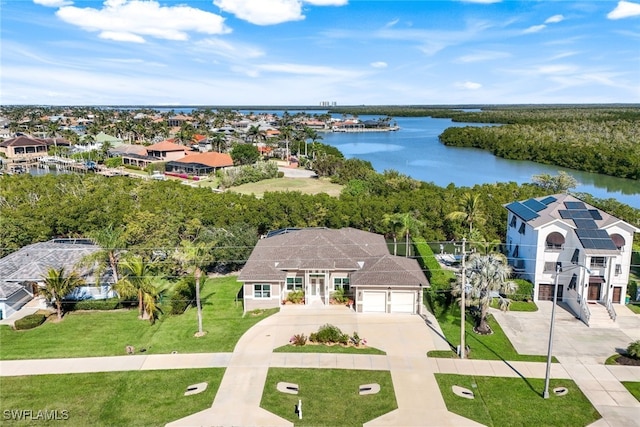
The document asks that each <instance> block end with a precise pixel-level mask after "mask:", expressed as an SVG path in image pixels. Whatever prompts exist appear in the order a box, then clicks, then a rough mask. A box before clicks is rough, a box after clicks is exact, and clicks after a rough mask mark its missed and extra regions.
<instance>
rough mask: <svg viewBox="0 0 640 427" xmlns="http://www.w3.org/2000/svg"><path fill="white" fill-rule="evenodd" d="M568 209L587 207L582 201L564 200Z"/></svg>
mask: <svg viewBox="0 0 640 427" xmlns="http://www.w3.org/2000/svg"><path fill="white" fill-rule="evenodd" d="M564 205H565V206H566V207H567V209H586V208H587V207H586V206H585V205H584V203H582V202H564Z"/></svg>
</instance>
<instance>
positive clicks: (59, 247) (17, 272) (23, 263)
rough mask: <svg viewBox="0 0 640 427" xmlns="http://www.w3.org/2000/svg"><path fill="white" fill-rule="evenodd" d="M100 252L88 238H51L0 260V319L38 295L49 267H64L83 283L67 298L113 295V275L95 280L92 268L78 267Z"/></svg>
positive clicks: (107, 296)
mask: <svg viewBox="0 0 640 427" xmlns="http://www.w3.org/2000/svg"><path fill="white" fill-rule="evenodd" d="M99 250H100V247H99V246H97V245H95V244H94V243H93V242H91V241H90V240H87V239H53V240H49V241H47V242H39V243H34V244H31V245H28V246H25V247H23V248H21V249H20V250H18V251H16V252H13V253H11V254H9V255H7V256H5V257H3V258H0V310H1V311H0V316H3V317H4V318H6V317H8V316H10V315H11V314H13V313H15V312H16V311H17V310H19V309H20V308H21V307H22V306H23V305H24V304H26V303H27V302H29V301H30V300H31V299H32V298H33V297H34V296H37V295H38V293H39V289H40V288H42V287H44V277H45V276H46V275H47V272H48V271H49V269H51V268H53V269H59V268H62V267H64V269H65V271H67V272H71V271H73V270H75V271H77V272H78V273H79V274H80V277H82V278H83V279H84V281H85V282H86V286H81V287H78V288H76V289H74V290H73V292H71V293H70V294H69V295H67V296H66V297H65V298H66V299H72V300H83V299H104V298H110V297H114V296H116V295H115V293H114V292H113V291H112V290H111V285H112V284H113V276H112V275H111V274H110V272H106V273H105V274H103V275H102V276H101V277H100V278H99V279H97V278H96V269H95V268H94V267H80V266H79V264H80V261H81V260H82V259H83V258H84V257H85V256H87V255H89V254H92V253H94V252H96V251H99Z"/></svg>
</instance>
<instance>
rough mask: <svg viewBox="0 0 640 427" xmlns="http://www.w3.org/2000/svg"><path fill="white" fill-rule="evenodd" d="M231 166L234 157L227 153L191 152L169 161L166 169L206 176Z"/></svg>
mask: <svg viewBox="0 0 640 427" xmlns="http://www.w3.org/2000/svg"><path fill="white" fill-rule="evenodd" d="M230 166H233V159H232V158H231V156H230V155H229V154H227V153H216V152H207V153H191V154H189V155H187V156H185V157H182V158H180V159H177V160H173V161H170V162H167V165H166V171H167V172H174V173H186V174H188V175H195V176H204V175H208V174H210V173H215V172H216V171H217V170H218V169H221V168H226V167H230Z"/></svg>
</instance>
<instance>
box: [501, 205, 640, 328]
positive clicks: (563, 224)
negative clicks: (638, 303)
mask: <svg viewBox="0 0 640 427" xmlns="http://www.w3.org/2000/svg"><path fill="white" fill-rule="evenodd" d="M505 207H506V209H507V210H508V211H509V214H508V220H507V221H508V222H507V251H508V259H509V263H510V264H511V265H512V266H513V269H514V272H515V274H516V275H517V276H519V277H522V278H524V279H527V280H529V281H531V282H532V283H533V284H534V293H533V300H534V301H538V300H552V299H553V295H554V292H556V290H555V289H554V283H555V280H556V274H559V275H558V277H557V280H558V289H557V298H558V300H559V301H563V302H565V303H566V304H567V305H568V307H569V308H570V309H571V310H572V311H573V312H574V314H575V315H576V317H579V318H580V319H582V320H583V321H584V322H585V323H587V324H590V320H593V319H595V318H598V314H597V313H601V312H602V311H603V310H604V309H605V308H606V310H607V311H608V313H609V317H610V318H611V319H615V316H616V315H615V305H616V304H623V303H624V302H625V295H626V293H627V282H628V281H629V270H630V265H631V252H632V244H633V235H634V233H637V232H638V231H640V230H639V229H638V228H636V227H634V226H633V225H631V224H628V223H626V222H624V221H622V220H621V219H619V218H616V217H614V216H612V215H609V214H608V213H606V212H604V211H602V210H600V209H597V208H595V207H593V206H591V205H589V204H587V203H585V202H583V201H582V200H579V199H577V198H575V197H573V196H571V195H569V194H554V195H552V196H547V197H539V198H533V199H529V200H524V201H518V202H513V203H509V204H508V205H505ZM591 323H594V322H591ZM605 323H606V322H605Z"/></svg>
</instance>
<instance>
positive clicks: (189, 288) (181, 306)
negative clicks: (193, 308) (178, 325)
mask: <svg viewBox="0 0 640 427" xmlns="http://www.w3.org/2000/svg"><path fill="white" fill-rule="evenodd" d="M195 299H196V279H195V278H194V277H193V276H187V277H184V278H183V279H181V280H180V281H179V282H178V283H177V284H176V286H175V288H174V289H173V294H171V298H170V299H169V301H170V304H171V310H170V311H169V312H170V313H171V314H182V313H184V311H185V310H186V309H187V307H189V306H190V305H192V304H193V303H194V301H195Z"/></svg>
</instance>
